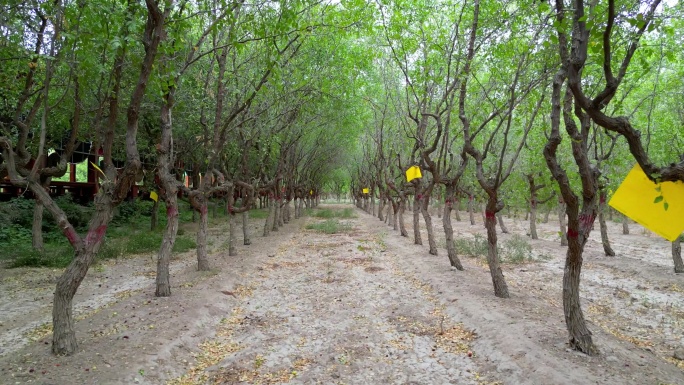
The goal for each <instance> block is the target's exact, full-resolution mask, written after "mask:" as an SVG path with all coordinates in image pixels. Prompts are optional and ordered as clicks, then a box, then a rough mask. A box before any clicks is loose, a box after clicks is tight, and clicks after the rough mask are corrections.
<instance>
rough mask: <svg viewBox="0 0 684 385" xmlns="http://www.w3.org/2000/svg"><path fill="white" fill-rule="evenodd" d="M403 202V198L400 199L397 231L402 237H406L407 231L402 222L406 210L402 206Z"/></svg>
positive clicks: (404, 202)
mask: <svg viewBox="0 0 684 385" xmlns="http://www.w3.org/2000/svg"><path fill="white" fill-rule="evenodd" d="M405 204H406V200H405V199H402V200H401V203H400V204H399V233H400V234H401V236H402V237H407V238H408V231H406V225H405V224H404V211H406V210H405V207H404V205H405Z"/></svg>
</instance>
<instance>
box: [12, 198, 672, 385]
mask: <svg viewBox="0 0 684 385" xmlns="http://www.w3.org/2000/svg"><path fill="white" fill-rule="evenodd" d="M325 206H326V207H331V206H328V205H325ZM332 207H334V206H332ZM341 207H342V206H339V207H337V208H341ZM357 215H358V216H359V217H358V218H356V219H346V220H342V221H343V222H346V223H347V224H349V225H350V226H351V231H349V232H346V233H343V234H333V235H327V234H321V233H317V232H314V231H311V230H305V229H304V227H305V225H306V224H307V223H311V222H316V221H318V219H315V218H302V219H299V220H296V221H293V222H292V223H290V224H287V225H286V226H285V227H283V228H281V229H280V231H278V232H274V233H272V236H271V237H269V238H261V237H260V236H253V237H252V238H253V239H252V240H253V243H254V244H253V245H252V246H240V247H239V248H238V251H239V254H240V256H239V257H228V256H227V244H226V239H227V226H225V225H223V226H217V227H214V228H212V232H211V241H210V242H211V247H210V251H211V252H212V266H214V267H215V270H213V271H212V272H209V273H199V272H196V271H195V262H194V258H195V257H194V254H193V253H192V252H190V253H185V254H181V255H178V256H176V258H175V259H174V261H173V269H172V272H173V275H172V285H173V288H172V292H173V295H172V297H170V298H161V299H160V298H155V297H154V268H155V263H154V258H153V256H149V255H147V256H138V257H135V258H130V259H125V260H119V261H116V262H111V263H108V264H104V265H100V266H97V267H96V268H95V269H94V270H92V271H91V272H90V273H89V276H88V277H87V278H86V280H85V282H84V284H83V285H82V288H81V290H80V292H79V294H78V295H77V298H76V300H75V303H76V314H77V318H78V319H79V321H78V322H77V324H76V328H77V333H78V334H77V335H78V338H79V341H80V348H81V350H80V351H79V353H78V354H76V355H75V356H73V357H68V358H65V357H52V356H51V355H50V354H49V346H48V345H47V344H49V341H50V337H51V336H50V335H49V332H50V331H49V327H48V326H45V325H47V324H46V323H47V321H49V320H50V305H51V303H50V302H51V297H52V290H53V286H54V278H55V277H56V276H57V275H58V274H59V272H58V271H52V270H45V269H43V270H36V269H16V270H0V278H1V279H2V282H1V283H0V349H2V351H0V383H3V384H4V383H8V384H11V383H36V384H91V383H98V384H130V383H147V384H164V383H170V384H194V383H225V384H236V383H244V384H247V383H262V384H275V383H286V382H289V383H306V384H314V383H322V384H332V383H339V384H363V383H369V384H375V383H387V384H448V383H453V384H494V383H501V384H658V385H659V384H679V383H684V372H682V370H681V369H679V368H677V367H676V363H677V362H676V361H675V360H674V359H672V358H671V356H672V349H674V348H675V347H677V346H681V345H682V343H683V342H684V341H682V339H681V338H682V337H681V336H682V335H684V334H682V332H683V330H682V323H681V322H682V321H683V320H684V311H682V308H683V306H684V304H683V303H682V301H683V299H682V297H683V296H682V295H681V292H680V290H681V289H680V288H682V287H684V283H682V280H683V279H684V278H683V277H678V276H676V275H674V274H673V273H670V272H671V270H672V269H671V262H669V263H668V259H667V258H665V257H666V256H667V253H666V252H665V251H666V247H665V246H667V244H666V243H665V242H664V241H660V240H659V239H657V238H654V237H647V236H645V235H642V234H641V232H640V230H637V229H636V228H633V229H632V230H633V233H636V235H631V236H618V235H617V234H613V232H611V236H612V237H613V239H614V245H613V246H614V248H615V249H616V251H617V252H618V253H619V254H620V256H618V257H616V258H608V257H601V256H600V254H598V253H599V252H600V251H601V250H602V249H601V248H600V243H599V244H590V245H589V248H590V249H591V250H592V251H590V252H589V254H588V255H587V258H586V261H587V267H586V269H585V271H584V273H583V274H584V276H583V291H582V295H583V297H584V306H585V308H586V310H585V313H586V314H587V317H588V318H589V319H590V328H591V329H592V331H593V332H594V334H595V339H596V341H597V342H598V345H599V348H600V349H601V351H602V353H603V354H602V355H601V356H600V357H587V356H584V355H582V354H580V353H576V352H572V351H568V350H567V349H566V346H565V341H566V339H567V337H566V331H565V325H564V321H563V315H562V308H561V306H560V303H561V302H560V282H561V279H560V277H561V276H562V266H563V265H562V259H563V250H562V249H561V248H560V247H559V246H556V245H557V244H558V242H557V240H556V239H554V237H556V238H557V236H556V235H555V234H556V230H555V228H554V227H553V225H541V232H540V236H542V237H543V238H546V239H545V240H539V241H532V244H533V246H534V248H535V251H537V252H538V253H542V254H548V255H549V256H550V259H549V260H548V261H545V262H535V263H528V264H516V265H511V264H507V265H504V273H505V274H506V277H507V279H508V281H509V284H510V286H511V288H510V289H511V293H512V298H511V299H508V300H501V299H497V298H495V297H494V296H493V294H492V288H491V279H490V277H489V273H488V271H487V270H486V268H485V267H484V266H483V264H482V262H481V260H480V259H476V258H463V261H464V265H465V267H466V271H465V272H457V271H453V270H451V269H450V268H449V267H448V262H447V260H446V256H445V251H444V250H442V249H440V253H441V254H440V256H437V257H435V256H430V255H428V254H427V247H423V246H417V245H412V241H411V240H410V239H406V238H402V237H400V236H399V235H398V234H397V233H395V232H394V231H392V230H391V229H390V228H388V227H386V225H384V224H382V223H381V222H379V221H378V220H377V219H374V218H372V217H370V216H369V215H367V214H365V213H363V212H360V211H358V212H357ZM435 221H436V222H438V220H437V218H436V217H435ZM407 222H408V220H407ZM262 223H263V222H262V221H255V222H254V228H255V230H256V229H258V228H260V227H261V224H262ZM507 224H508V226H509V229H510V230H511V231H512V232H517V233H520V234H523V235H524V232H525V228H526V223H523V222H517V223H514V222H512V221H509V223H507ZM455 225H456V231H457V232H458V233H460V234H461V236H466V237H467V236H472V234H474V233H482V234H484V232H483V231H482V230H483V229H482V228H481V224H479V225H476V226H470V225H469V224H466V223H465V222H455ZM617 226H618V225H611V230H615V232H617V229H618V227H617ZM436 230H437V231H438V234H440V235H441V228H439V226H436ZM186 231H192V229H187V230H186ZM259 233H260V232H259ZM257 234H258V233H257ZM596 235H597V234H596ZM506 237H507V235H504V236H503V237H502V238H503V239H505V238H506ZM424 239H426V238H425V237H424ZM633 298H636V300H634V299H633ZM469 352H470V353H471V354H469ZM668 359H669V360H671V361H673V362H674V363H671V362H668Z"/></svg>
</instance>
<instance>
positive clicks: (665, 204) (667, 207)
mask: <svg viewBox="0 0 684 385" xmlns="http://www.w3.org/2000/svg"><path fill="white" fill-rule="evenodd" d="M663 208H664V209H665V211H667V209H669V208H670V205H669V204H668V203H667V202H665V203H663Z"/></svg>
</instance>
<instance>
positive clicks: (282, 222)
mask: <svg viewBox="0 0 684 385" xmlns="http://www.w3.org/2000/svg"><path fill="white" fill-rule="evenodd" d="M282 202H283V200H282V199H281V200H280V202H278V227H283V226H285V215H284V211H285V210H284V207H285V204H283V203H282ZM312 204H313V202H312Z"/></svg>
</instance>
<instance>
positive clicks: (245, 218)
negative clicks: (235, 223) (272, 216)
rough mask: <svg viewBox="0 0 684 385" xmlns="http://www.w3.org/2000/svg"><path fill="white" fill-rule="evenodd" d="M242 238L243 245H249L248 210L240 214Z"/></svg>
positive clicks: (250, 241) (250, 242)
mask: <svg viewBox="0 0 684 385" xmlns="http://www.w3.org/2000/svg"><path fill="white" fill-rule="evenodd" d="M242 237H243V242H242V243H243V244H244V245H251V244H252V240H251V237H250V235H249V210H247V211H244V212H243V213H242Z"/></svg>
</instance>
